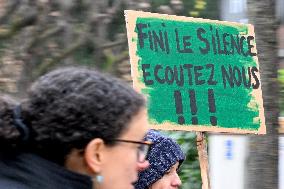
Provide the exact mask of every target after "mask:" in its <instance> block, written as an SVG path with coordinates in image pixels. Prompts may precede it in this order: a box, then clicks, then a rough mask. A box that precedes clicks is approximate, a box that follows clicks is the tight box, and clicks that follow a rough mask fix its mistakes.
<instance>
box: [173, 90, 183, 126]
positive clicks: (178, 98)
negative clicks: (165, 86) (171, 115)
mask: <svg viewBox="0 0 284 189" xmlns="http://www.w3.org/2000/svg"><path fill="white" fill-rule="evenodd" d="M174 97H175V104H176V113H177V114H178V124H180V125H182V124H184V122H185V121H184V117H183V115H182V114H183V108H182V98H181V93H180V91H175V92H174ZM179 114H181V115H179Z"/></svg>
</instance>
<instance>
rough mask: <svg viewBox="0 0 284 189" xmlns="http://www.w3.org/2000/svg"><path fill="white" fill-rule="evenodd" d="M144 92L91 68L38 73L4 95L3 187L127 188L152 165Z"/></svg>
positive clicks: (0, 114) (0, 131)
mask: <svg viewBox="0 0 284 189" xmlns="http://www.w3.org/2000/svg"><path fill="white" fill-rule="evenodd" d="M146 132H147V115H146V110H145V102H144V99H143V97H142V96H141V95H140V94H138V93H136V92H135V91H134V90H133V89H132V88H131V87H129V86H128V85H127V84H126V83H123V82H122V81H120V80H118V79H115V78H113V77H111V76H109V75H106V74H102V73H99V72H97V71H94V70H90V69H87V68H76V67H72V68H61V69H57V70H55V71H52V72H50V73H48V74H46V75H44V76H42V77H40V78H39V79H38V80H37V81H36V82H35V83H34V84H33V85H32V86H31V89H30V91H29V93H28V97H27V99H25V100H24V101H22V102H15V101H13V100H11V99H10V98H8V97H5V96H3V97H1V98H0V188H5V189H63V188H64V189H71V188H72V189H75V188H80V189H92V188H96V189H114V188H116V189H118V188H119V189H128V188H133V183H134V182H135V181H136V180H137V172H138V171H141V170H143V169H145V168H147V167H148V165H149V163H148V161H146V160H145V156H146V154H147V149H148V147H149V145H150V143H149V142H145V141H144V140H142V139H143V137H144V135H145V133H146Z"/></svg>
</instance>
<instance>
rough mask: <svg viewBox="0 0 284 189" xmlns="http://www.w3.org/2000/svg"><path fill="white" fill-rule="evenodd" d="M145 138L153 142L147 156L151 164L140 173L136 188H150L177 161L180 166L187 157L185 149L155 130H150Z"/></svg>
mask: <svg viewBox="0 0 284 189" xmlns="http://www.w3.org/2000/svg"><path fill="white" fill-rule="evenodd" d="M145 139H146V140H148V141H152V142H153V145H152V146H151V149H150V151H149V153H148V156H147V159H148V160H149V163H150V166H149V168H148V169H146V170H144V171H142V172H140V173H139V178H138V181H137V182H136V183H135V189H148V188H149V187H150V186H151V185H152V184H153V183H155V182H156V181H157V180H159V179H160V178H162V177H163V176H164V174H165V173H166V172H167V171H168V170H169V169H170V168H171V167H172V166H173V165H174V164H175V163H176V162H179V166H180V165H181V163H182V162H183V160H184V159H185V155H184V153H183V151H182V150H181V148H180V146H179V145H178V144H177V143H176V142H175V141H174V140H173V139H171V138H169V137H166V136H163V135H161V134H160V133H158V132H156V131H153V130H150V131H148V133H147V135H146V137H145Z"/></svg>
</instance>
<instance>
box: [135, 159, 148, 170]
mask: <svg viewBox="0 0 284 189" xmlns="http://www.w3.org/2000/svg"><path fill="white" fill-rule="evenodd" d="M149 165H150V163H149V161H147V160H146V161H144V162H138V163H137V170H138V171H143V170H145V169H147V168H148V167H149Z"/></svg>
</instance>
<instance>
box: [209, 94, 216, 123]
mask: <svg viewBox="0 0 284 189" xmlns="http://www.w3.org/2000/svg"><path fill="white" fill-rule="evenodd" d="M208 104H209V112H210V113H215V112H216V106H215V97H214V91H213V89H208ZM210 122H211V125H213V126H216V125H217V118H216V117H215V116H210Z"/></svg>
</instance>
